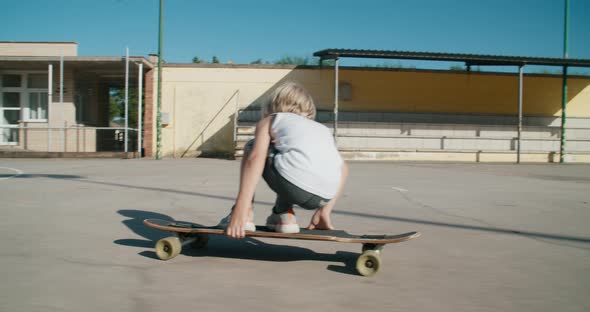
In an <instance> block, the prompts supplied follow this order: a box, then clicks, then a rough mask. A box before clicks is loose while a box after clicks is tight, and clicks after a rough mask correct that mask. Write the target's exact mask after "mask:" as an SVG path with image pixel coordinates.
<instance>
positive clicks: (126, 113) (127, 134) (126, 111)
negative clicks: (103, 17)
mask: <svg viewBox="0 0 590 312" xmlns="http://www.w3.org/2000/svg"><path fill="white" fill-rule="evenodd" d="M128 138H129V48H125V144H124V145H125V153H127V151H128V141H129V140H128Z"/></svg>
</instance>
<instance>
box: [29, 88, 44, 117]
mask: <svg viewBox="0 0 590 312" xmlns="http://www.w3.org/2000/svg"><path fill="white" fill-rule="evenodd" d="M29 119H31V120H38V119H47V92H30V93H29Z"/></svg>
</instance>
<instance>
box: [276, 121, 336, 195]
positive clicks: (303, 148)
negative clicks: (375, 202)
mask: <svg viewBox="0 0 590 312" xmlns="http://www.w3.org/2000/svg"><path fill="white" fill-rule="evenodd" d="M270 132H271V133H270V136H271V138H272V141H273V142H274V147H275V149H276V150H277V151H278V154H277V155H276V156H275V158H274V165H275V168H276V169H277V171H278V172H279V173H280V174H281V176H283V177H284V178H285V179H286V180H287V181H289V182H291V183H293V184H295V185H296V186H298V187H299V188H301V189H303V190H305V191H307V192H309V193H312V194H315V195H318V196H320V197H323V198H326V199H332V198H334V196H336V193H337V192H338V186H339V185H340V180H341V178H342V177H341V175H342V171H341V167H342V162H343V161H342V158H341V157H340V153H338V149H337V148H336V144H335V143H334V138H333V137H332V134H331V133H330V130H329V129H328V128H327V127H326V126H324V125H322V124H320V123H318V122H315V121H313V120H310V119H308V118H306V117H303V116H300V115H297V114H293V113H277V114H274V120H273V122H272V125H271V130H270Z"/></svg>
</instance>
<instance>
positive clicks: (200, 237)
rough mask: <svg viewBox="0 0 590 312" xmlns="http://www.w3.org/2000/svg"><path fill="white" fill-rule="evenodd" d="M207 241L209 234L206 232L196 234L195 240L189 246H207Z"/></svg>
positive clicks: (198, 247) (199, 247) (196, 247)
mask: <svg viewBox="0 0 590 312" xmlns="http://www.w3.org/2000/svg"><path fill="white" fill-rule="evenodd" d="M208 242H209V235H207V234H197V235H195V240H194V241H193V242H192V243H191V247H192V248H195V249H201V248H205V247H207V243H208Z"/></svg>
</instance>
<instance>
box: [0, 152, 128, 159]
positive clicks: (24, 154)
mask: <svg viewBox="0 0 590 312" xmlns="http://www.w3.org/2000/svg"><path fill="white" fill-rule="evenodd" d="M0 158H115V159H131V158H138V155H137V152H127V153H125V152H94V153H77V152H65V153H64V152H27V151H0Z"/></svg>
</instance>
